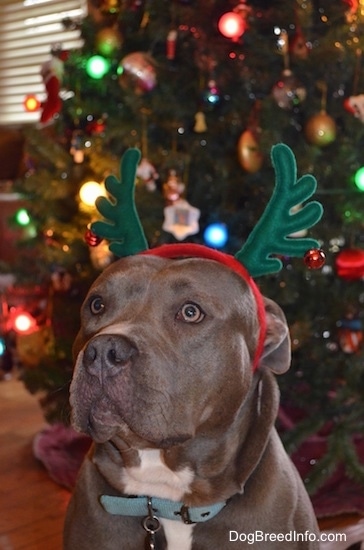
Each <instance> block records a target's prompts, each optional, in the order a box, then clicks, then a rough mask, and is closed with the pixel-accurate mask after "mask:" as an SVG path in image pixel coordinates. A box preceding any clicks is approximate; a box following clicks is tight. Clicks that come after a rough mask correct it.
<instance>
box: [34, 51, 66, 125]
mask: <svg viewBox="0 0 364 550" xmlns="http://www.w3.org/2000/svg"><path fill="white" fill-rule="evenodd" d="M40 74H41V75H42V78H43V82H44V85H45V88H46V92H47V99H46V100H45V101H44V102H43V103H42V105H41V110H42V114H41V117H40V122H39V126H41V127H44V126H48V125H49V124H52V123H53V122H54V115H56V114H57V113H59V112H60V110H61V108H62V100H61V98H60V97H59V92H60V87H61V83H62V78H63V61H62V60H61V59H59V58H58V57H55V56H54V57H52V59H50V60H49V61H46V62H45V63H43V65H42V68H41V71H40Z"/></svg>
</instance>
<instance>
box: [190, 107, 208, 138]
mask: <svg viewBox="0 0 364 550" xmlns="http://www.w3.org/2000/svg"><path fill="white" fill-rule="evenodd" d="M193 131H194V132H196V133H197V134H203V133H204V132H206V131H207V125H206V119H205V114H204V113H203V112H202V111H198V112H197V113H196V114H195V125H194V127H193Z"/></svg>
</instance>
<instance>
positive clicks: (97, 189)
mask: <svg viewBox="0 0 364 550" xmlns="http://www.w3.org/2000/svg"><path fill="white" fill-rule="evenodd" d="M79 195H80V199H81V201H82V202H83V204H85V205H86V206H94V204H95V200H96V199H97V197H100V196H101V195H105V193H104V190H103V188H102V187H101V185H100V184H99V183H97V181H87V182H86V183H84V184H83V185H82V187H81V189H80V191H79Z"/></svg>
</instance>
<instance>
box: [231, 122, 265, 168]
mask: <svg viewBox="0 0 364 550" xmlns="http://www.w3.org/2000/svg"><path fill="white" fill-rule="evenodd" d="M237 149H238V159H239V162H240V165H241V167H242V168H243V169H244V170H245V171H246V172H248V173H249V174H255V172H258V171H259V170H260V169H261V167H262V165H263V154H262V152H261V151H260V149H259V144H258V140H257V139H256V137H255V135H254V132H252V131H251V130H245V131H244V132H243V133H242V134H241V136H240V138H239V141H238V147H237Z"/></svg>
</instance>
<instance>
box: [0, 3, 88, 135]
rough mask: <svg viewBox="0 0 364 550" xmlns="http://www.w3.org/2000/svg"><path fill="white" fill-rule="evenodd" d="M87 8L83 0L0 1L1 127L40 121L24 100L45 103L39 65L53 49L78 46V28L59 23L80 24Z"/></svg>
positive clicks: (79, 39) (49, 56)
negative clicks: (53, 47)
mask: <svg viewBox="0 0 364 550" xmlns="http://www.w3.org/2000/svg"><path fill="white" fill-rule="evenodd" d="M86 9H87V6H86V0H0V75H1V78H0V125H1V126H16V125H21V124H26V123H34V122H36V121H38V120H39V112H33V113H28V112H26V110H25V108H24V99H25V97H26V96H27V95H29V94H34V95H36V96H37V98H38V99H39V100H40V101H44V100H45V98H46V94H45V87H44V83H43V81H42V77H41V74H40V69H41V66H42V64H43V63H44V62H45V61H47V60H49V59H50V58H51V49H52V46H55V45H57V44H60V45H61V47H62V49H63V50H71V49H75V48H79V47H81V45H82V41H81V38H80V31H79V29H76V28H69V29H65V26H64V25H63V23H62V21H63V20H69V21H80V20H81V19H82V17H84V16H85V15H86Z"/></svg>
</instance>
